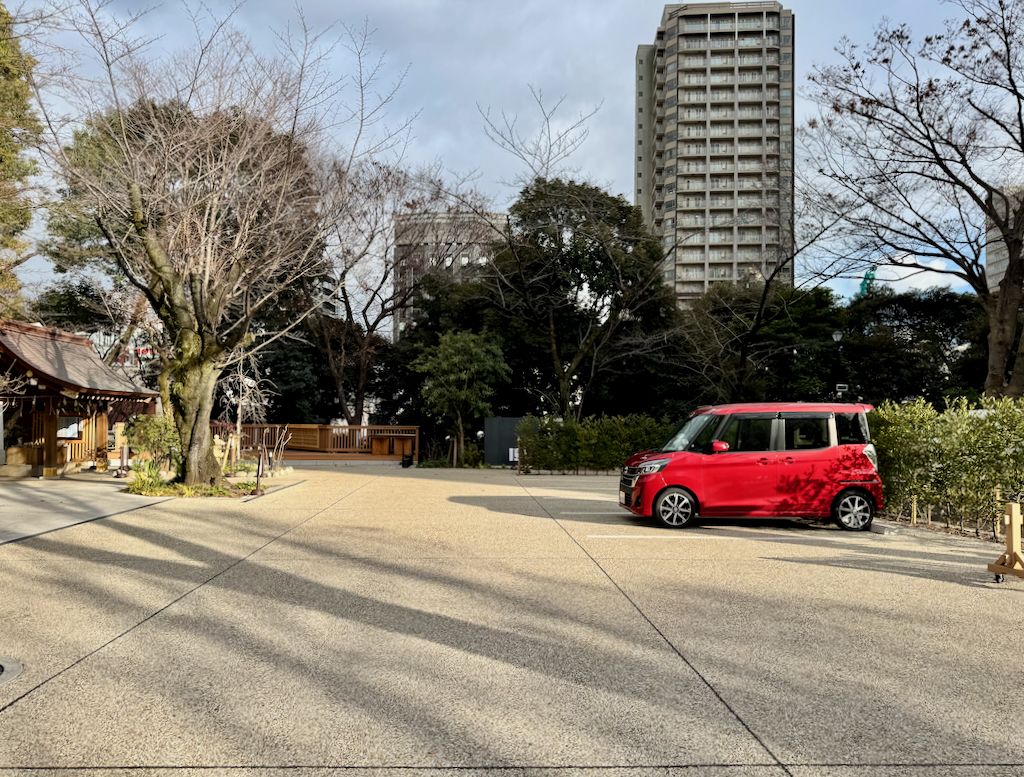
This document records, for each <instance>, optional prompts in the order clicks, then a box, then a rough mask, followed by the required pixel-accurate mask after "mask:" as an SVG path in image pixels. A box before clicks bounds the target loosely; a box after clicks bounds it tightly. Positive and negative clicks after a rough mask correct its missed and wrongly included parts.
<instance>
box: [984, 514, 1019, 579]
mask: <svg viewBox="0 0 1024 777" xmlns="http://www.w3.org/2000/svg"><path fill="white" fill-rule="evenodd" d="M1003 525H1005V526H1006V552H1005V553H1004V554H1003V555H1001V556H1000V557H999V560H998V561H996V563H995V564H989V565H988V571H989V572H992V573H993V574H994V575H995V576H996V582H1002V576H1003V575H1016V576H1017V577H1019V578H1022V579H1024V557H1022V556H1021V549H1020V535H1021V517H1020V504H1018V503H1017V502H1008V503H1007V504H1006V517H1005V518H1003Z"/></svg>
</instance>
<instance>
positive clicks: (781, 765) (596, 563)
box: [519, 483, 793, 777]
mask: <svg viewBox="0 0 1024 777" xmlns="http://www.w3.org/2000/svg"><path fill="white" fill-rule="evenodd" d="M519 486H520V488H522V489H523V491H524V492H526V494H527V496H529V497H530V498H531V499H533V501H534V503H535V504H536V505H537V506H538V507H539V508H540V509H541V510H543V511H544V512H545V514H547V516H548V518H550V519H551V520H552V521H554V522H555V524H556V525H557V526H558V528H559V529H561V530H562V531H563V532H565V536H566V537H568V538H569V540H570V541H571V542H572V543H573V544H575V545H576V547H578V548H579V549H580V550H581V551H583V553H584V555H586V557H587V558H589V559H590V561H591V562H592V563H593V564H594V566H596V567H597V568H598V569H599V570H601V574H603V575H604V576H605V577H606V578H607V579H608V582H610V583H611V584H612V585H613V586H614V587H615V590H617V591H618V592H619V593H620V594H621V595H622V597H623V598H624V599H625V600H626V601H627V602H629V603H630V605H632V607H633V609H635V610H636V611H637V612H638V613H639V614H640V617H641V618H643V619H644V620H645V621H647V625H649V626H650V627H651V628H652V629H653V630H654V632H655V633H656V634H657V635H658V636H659V637H661V639H662V640H663V641H664V643H665V644H666V645H668V646H669V649H671V650H672V652H673V653H675V654H676V655H677V656H678V657H679V659H680V660H681V661H682V662H683V663H684V664H686V666H687V667H688V668H689V669H690V671H691V672H693V673H694V674H695V675H696V676H697V677H698V678H699V679H700V681H701V682H702V683H704V685H705V686H707V689H708V690H709V691H711V693H713V694H714V695H715V698H717V699H718V701H719V702H721V703H722V706H723V707H725V708H726V709H727V710H728V711H729V714H731V715H732V716H733V717H734V718H735V719H736V721H737V722H738V723H739V724H740V725H741V726H743V728H744V729H746V731H747V733H748V734H750V736H751V737H753V739H754V741H755V742H757V744H759V745H760V746H761V747H762V749H763V750H764V751H765V752H766V753H767V754H768V755H769V756H770V757H771V758H772V760H774V761H775V763H776V764H778V765H779V768H780V769H782V770H783V771H784V772H785V773H786V774H788V775H789V777H793V773H792V772H791V771H790V770H789V769H788V768H787V766H786V764H784V763H782V761H781V760H780V759H779V757H778V756H777V755H775V753H773V752H772V751H771V749H770V748H769V747H768V745H767V744H765V742H764V740H762V739H761V737H759V736H758V735H757V734H756V733H754V730H753V729H752V728H751V727H750V726H749V725H747V722H746V721H745V720H743V718H741V717H740V715H739V713H738V712H736V710H734V709H733V708H732V705H730V704H729V702H727V701H726V700H725V697H723V696H722V694H721V693H719V691H718V689H717V688H715V686H713V685H712V684H711V682H710V681H709V680H708V679H707V678H706V677H705V676H704V675H703V674H701V672H700V670H699V669H697V667H696V666H694V665H693V663H691V661H690V660H689V659H688V658H687V657H686V656H684V655H683V653H682V651H681V650H679V648H677V647H676V646H675V644H673V642H672V640H670V639H669V638H668V637H667V636H666V635H665V633H664V632H662V630H661V629H659V628H658V627H657V625H656V624H655V623H654V621H653V620H651V618H650V617H649V616H648V615H647V613H645V612H644V611H643V610H642V609H641V608H640V605H639V604H637V603H636V602H635V601H633V598H632V597H631V596H630V595H629V594H628V593H626V592H625V591H624V590H623V588H622V586H620V585H619V584H618V583H617V582H616V580H615V578H613V577H612V576H611V574H609V572H608V570H607V569H605V568H604V567H603V566H602V565H601V562H600V561H598V560H597V559H596V558H594V556H593V555H592V554H591V553H590V551H588V550H587V549H586V548H585V547H583V545H582V543H580V541H579V540H577V539H576V538H575V537H573V536H572V533H571V532H570V531H569V530H568V529H566V528H565V526H564V525H562V522H561V521H560V520H559V519H558V518H556V517H555V516H554V515H552V514H551V512H550V511H549V510H548V509H547V508H546V507H545V506H544V505H543V504H542V503H541V501H540V500H539V499H538V498H537V497H536V496H535V495H534V494H531V493H530V492H529V491H528V490H527V488H526V485H525V484H523V483H519Z"/></svg>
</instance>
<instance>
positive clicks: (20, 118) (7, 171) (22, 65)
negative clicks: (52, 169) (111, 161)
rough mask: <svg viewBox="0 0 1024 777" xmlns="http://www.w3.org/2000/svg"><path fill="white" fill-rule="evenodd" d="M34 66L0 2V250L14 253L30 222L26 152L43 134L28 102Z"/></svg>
mask: <svg viewBox="0 0 1024 777" xmlns="http://www.w3.org/2000/svg"><path fill="white" fill-rule="evenodd" d="M35 64H36V63H35V61H34V60H33V59H32V57H29V56H27V55H25V54H23V53H22V51H21V44H20V42H19V41H18V38H16V37H15V36H14V34H13V30H12V24H11V15H10V13H8V11H7V9H6V8H5V7H4V5H3V4H2V3H0V249H6V250H11V251H14V252H15V253H18V252H20V251H21V250H22V249H23V248H24V243H22V241H21V240H20V239H19V236H20V235H21V233H22V232H24V231H25V230H26V229H28V227H29V225H30V224H31V223H32V202H31V200H30V199H29V198H28V197H27V196H26V195H25V193H24V190H23V185H24V184H25V183H26V182H27V181H28V179H29V177H30V176H31V175H32V174H33V173H34V172H35V169H36V165H35V162H34V161H33V160H32V159H31V158H30V157H29V156H28V155H27V153H26V149H27V148H28V147H30V146H31V145H32V144H33V143H34V142H35V140H36V139H37V138H38V137H39V135H40V133H41V132H42V126H41V125H40V124H39V120H38V119H37V118H36V116H35V113H34V112H33V111H32V108H31V103H30V100H31V89H30V87H29V81H30V78H31V75H32V69H33V67H34V66H35Z"/></svg>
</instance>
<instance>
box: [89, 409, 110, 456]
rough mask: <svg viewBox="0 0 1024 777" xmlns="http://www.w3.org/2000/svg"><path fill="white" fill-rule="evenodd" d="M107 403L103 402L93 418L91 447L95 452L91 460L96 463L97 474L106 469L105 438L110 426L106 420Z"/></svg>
mask: <svg viewBox="0 0 1024 777" xmlns="http://www.w3.org/2000/svg"><path fill="white" fill-rule="evenodd" d="M107 407H108V405H107V403H106V402H104V403H103V404H102V405H100V407H99V409H98V410H97V411H96V414H95V415H94V416H93V421H92V423H93V445H94V446H95V450H93V452H92V458H93V460H95V462H96V469H97V471H99V472H105V471H106V469H107V437H108V436H109V434H110V426H109V422H108V419H107Z"/></svg>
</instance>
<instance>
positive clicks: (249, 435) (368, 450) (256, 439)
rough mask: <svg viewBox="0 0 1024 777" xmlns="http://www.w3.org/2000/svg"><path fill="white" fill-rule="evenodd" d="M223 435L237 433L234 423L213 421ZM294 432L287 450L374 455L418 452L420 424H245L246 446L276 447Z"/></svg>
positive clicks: (244, 440) (214, 426)
mask: <svg viewBox="0 0 1024 777" xmlns="http://www.w3.org/2000/svg"><path fill="white" fill-rule="evenodd" d="M211 427H212V429H213V431H214V432H215V433H217V434H219V435H221V437H226V436H227V435H228V434H229V433H233V432H234V430H235V427H234V426H233V425H230V424H212V425H211ZM285 434H290V435H291V439H290V440H289V441H288V444H287V449H288V450H295V451H318V452H322V453H359V454H367V455H370V456H396V455H407V454H413V455H415V454H417V453H418V452H419V448H420V444H419V443H420V428H419V427H418V426H325V425H323V424H288V425H274V424H242V447H243V448H255V447H257V446H258V445H262V446H263V447H265V448H273V447H274V446H276V445H277V444H278V442H279V440H280V438H281V436H282V435H285Z"/></svg>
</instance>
